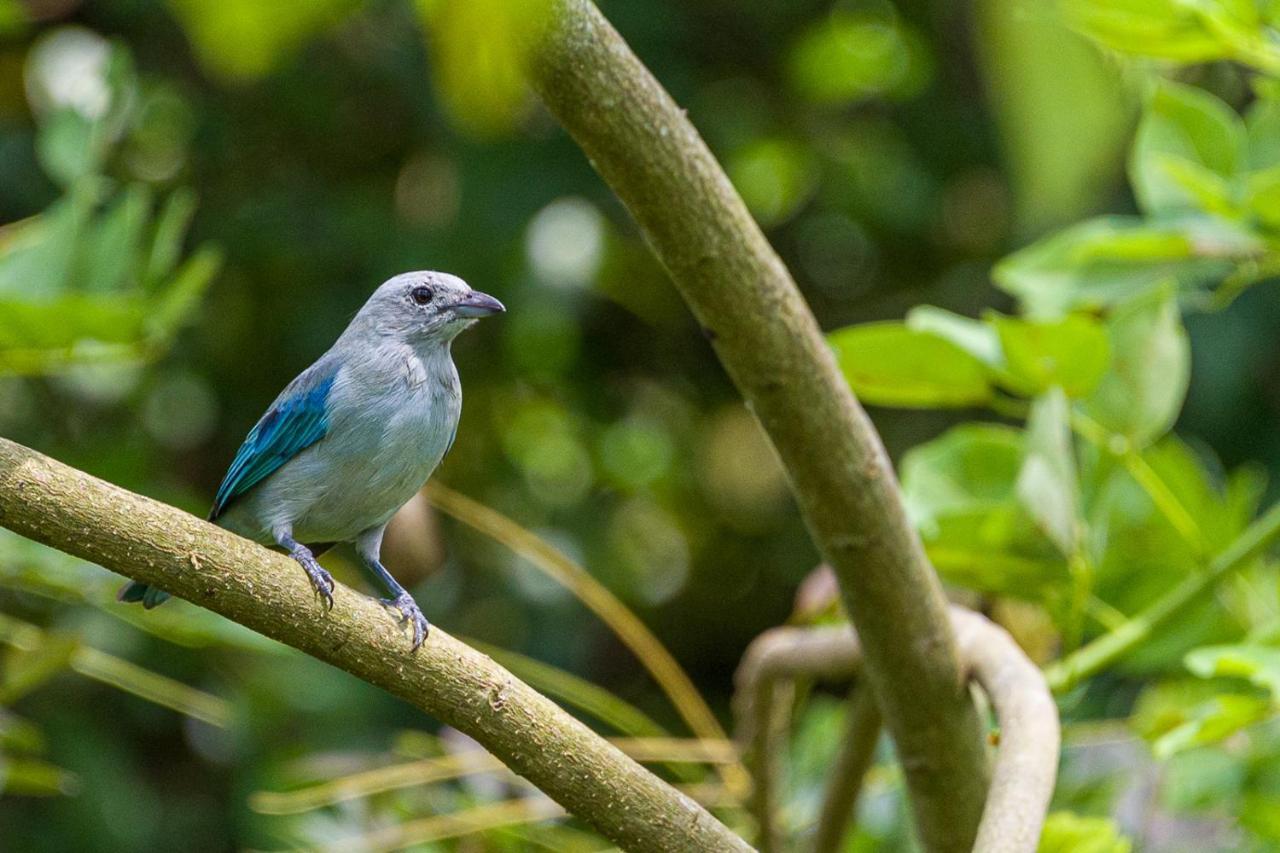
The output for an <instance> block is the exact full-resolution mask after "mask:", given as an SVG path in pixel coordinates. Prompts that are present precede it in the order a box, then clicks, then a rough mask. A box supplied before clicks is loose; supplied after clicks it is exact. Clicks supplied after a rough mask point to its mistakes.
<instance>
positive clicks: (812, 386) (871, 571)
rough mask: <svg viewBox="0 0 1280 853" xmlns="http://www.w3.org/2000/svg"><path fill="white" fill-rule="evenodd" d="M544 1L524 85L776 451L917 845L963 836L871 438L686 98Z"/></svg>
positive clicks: (912, 552)
mask: <svg viewBox="0 0 1280 853" xmlns="http://www.w3.org/2000/svg"><path fill="white" fill-rule="evenodd" d="M545 2H546V3H547V4H548V6H549V14H548V15H547V18H546V20H545V21H542V22H540V24H541V26H538V27H536V28H535V29H536V35H535V37H534V40H533V41H532V47H531V55H530V57H529V60H530V69H531V70H530V77H531V81H532V84H533V87H534V89H535V90H537V92H538V93H539V95H540V96H541V97H542V100H543V101H544V102H545V103H546V105H547V106H548V108H549V109H550V110H551V112H552V113H554V114H555V115H556V117H557V118H558V119H559V120H560V122H561V123H562V124H563V125H564V126H565V128H566V129H567V130H568V131H569V133H570V134H572V135H573V137H574V139H575V140H577V142H578V144H579V145H580V146H581V147H582V149H583V151H585V152H586V154H587V156H588V157H589V158H590V160H591V163H592V165H593V166H594V167H595V169H596V170H597V171H598V172H599V173H600V175H601V176H602V177H603V178H604V179H605V181H606V182H607V183H608V184H609V186H610V187H611V188H612V189H613V191H614V192H615V193H616V194H617V195H618V197H619V198H620V199H621V200H622V201H623V203H624V204H625V205H626V206H627V208H628V210H629V211H630V212H631V215H632V216H634V217H635V220H636V222H638V223H639V225H640V227H641V229H642V230H643V232H644V235H645V237H646V238H647V239H648V241H649V244H650V246H652V248H653V250H654V252H655V253H656V254H657V256H658V258H659V259H660V260H661V262H662V263H663V265H664V266H665V267H666V269H667V271H668V273H670V275H671V278H672V280H673V281H674V282H675V284H676V286H677V287H678V288H679V289H680V292H681V294H682V295H683V296H684V299H685V301H686V302H687V303H688V305H689V307H690V309H692V311H693V313H694V315H695V316H696V317H697V319H698V322H699V323H701V324H702V326H703V328H704V330H705V333H706V336H707V338H708V339H710V340H711V342H712V344H713V346H714V347H715V350H716V353H717V355H718V356H719V357H720V361H721V362H722V363H723V364H724V366H725V369H726V370H727V371H728V373H729V375H730V377H731V378H732V379H733V381H734V382H735V383H736V385H737V386H738V389H739V390H740V391H741V393H742V396H743V397H744V398H745V400H746V402H747V405H748V406H749V407H750V409H751V410H752V411H753V412H754V413H755V415H756V417H757V418H758V419H759V421H760V423H761V424H762V425H763V426H764V428H765V430H766V432H767V433H768V434H769V437H770V439H771V440H772V441H773V444H774V446H775V447H776V448H777V450H778V454H779V456H780V457H781V459H782V462H783V464H784V465H785V467H786V469H787V472H788V475H789V477H790V481H791V484H792V487H793V490H794V492H795V495H796V498H797V500H798V502H799V504H800V508H801V511H802V513H803V514H804V518H805V521H806V523H807V524H808V526H809V529H810V531H811V532H812V534H813V537H814V541H815V542H816V544H817V545H818V547H819V549H820V550H821V551H822V553H823V554H824V555H825V556H826V558H827V561H828V562H830V563H831V565H832V566H833V567H834V568H835V571H836V575H837V576H838V578H839V580H840V585H841V588H842V592H843V596H844V602H845V606H846V607H847V609H848V611H849V614H850V616H851V617H852V619H853V622H854V624H856V625H857V626H858V631H859V633H860V635H861V636H862V638H863V642H864V644H865V647H866V655H867V667H866V669H867V678H868V681H869V682H870V683H871V685H872V688H873V689H874V691H875V693H876V695H877V697H878V701H879V704H880V707H881V710H882V711H883V712H884V716H885V719H886V721H887V724H888V726H889V728H890V730H891V732H892V734H893V738H894V741H895V742H896V744H897V749H898V753H899V754H900V755H901V756H902V759H903V762H902V763H903V768H904V770H905V773H906V777H907V782H908V785H909V787H910V790H911V795H912V805H913V808H914V810H915V815H916V822H917V825H918V827H919V830H920V837H921V839H922V840H923V841H924V843H925V846H926V848H928V849H930V850H956V851H960V850H964V851H967V850H968V849H969V847H970V846H971V843H972V840H973V833H974V831H975V829H976V827H977V823H978V817H979V813H980V811H981V808H982V802H983V798H984V796H985V794H986V783H987V768H986V764H985V758H986V756H985V752H984V749H983V745H982V741H981V735H980V727H979V725H978V718H977V712H976V710H975V709H974V707H973V703H972V702H971V701H970V697H969V696H968V694H967V693H966V691H965V689H964V683H963V679H962V678H961V675H960V666H959V661H958V658H957V657H956V651H955V643H954V640H953V638H952V637H951V632H950V625H949V623H948V621H947V618H946V603H945V601H944V598H943V595H942V589H941V586H940V584H939V582H938V579H937V576H936V575H935V574H934V572H933V570H932V567H931V566H930V565H929V563H928V561H927V560H926V558H925V555H924V549H923V547H922V546H921V544H920V540H919V538H918V537H917V535H916V533H915V531H914V530H913V528H912V527H911V525H910V523H909V522H908V520H907V517H906V513H905V512H904V510H903V505H902V499H901V494H900V491H899V488H898V484H897V481H896V479H895V478H894V475H893V470H892V468H891V466H890V465H889V461H888V459H887V456H886V454H885V452H884V448H883V446H882V445H881V443H880V439H879V436H878V435H877V434H876V432H875V429H874V428H873V427H872V425H871V422H870V420H869V419H868V418H867V416H866V413H865V412H863V410H862V409H861V407H860V406H859V405H858V402H857V400H855V399H854V396H853V393H852V392H851V391H850V390H849V386H848V383H846V382H845V380H844V378H843V377H842V375H841V374H840V371H839V368H838V367H837V365H836V361H835V357H834V356H833V354H832V352H831V350H830V349H829V348H828V347H827V344H826V341H825V340H824V339H823V336H822V332H821V330H820V329H819V328H818V324H817V322H816V321H815V320H814V317H813V314H812V312H810V310H809V308H808V306H807V305H806V304H805V302H804V299H803V298H802V297H801V295H800V292H799V290H798V289H797V288H796V285H795V282H794V281H792V279H791V276H790V274H789V273H788V272H787V269H786V267H785V266H784V265H783V263H782V261H781V260H780V259H779V258H778V256H777V254H775V253H774V251H773V249H772V248H771V247H770V246H769V243H768V241H767V240H766V239H765V237H764V235H763V234H762V233H761V231H760V228H759V227H758V226H757V225H756V223H755V221H754V220H753V219H752V218H751V215H750V214H749V213H748V212H747V209H746V206H745V205H744V204H743V202H742V199H741V198H739V196H738V194H737V192H736V191H735V190H734V188H733V186H732V185H731V184H730V183H729V179H728V178H727V177H726V176H725V174H724V172H723V170H721V168H720V166H719V164H718V163H717V162H716V159H715V157H714V156H712V154H711V152H710V150H709V149H708V148H707V146H706V144H705V143H704V142H703V141H702V139H701V138H700V137H699V136H698V132H697V131H696V130H695V129H694V127H693V125H692V124H691V123H690V122H689V120H688V119H687V118H686V116H685V113H684V111H683V110H681V109H680V108H679V107H678V106H677V105H676V103H675V102H674V101H673V100H672V99H671V97H670V96H669V95H668V94H667V93H666V91H665V90H664V89H663V88H662V86H661V85H660V84H659V83H658V82H657V80H655V79H654V78H653V76H652V75H651V74H650V73H649V71H648V70H647V69H646V68H645V67H644V65H643V64H642V63H641V62H640V60H639V59H637V58H636V56H635V55H634V54H633V53H632V52H631V50H630V48H628V47H627V45H626V43H625V42H624V41H623V40H622V38H621V37H620V36H619V35H618V33H617V32H615V31H614V29H613V28H612V27H611V26H610V25H609V22H608V21H606V20H605V19H604V17H603V16H602V15H601V14H600V12H599V11H598V10H597V9H596V8H595V6H594V5H592V4H591V3H590V2H589V0H545ZM534 5H535V6H540V4H534Z"/></svg>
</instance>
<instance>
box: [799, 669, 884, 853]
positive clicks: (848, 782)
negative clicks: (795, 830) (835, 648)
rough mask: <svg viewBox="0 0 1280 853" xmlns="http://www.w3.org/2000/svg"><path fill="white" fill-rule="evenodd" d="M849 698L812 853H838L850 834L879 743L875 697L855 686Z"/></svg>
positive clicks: (878, 710)
mask: <svg viewBox="0 0 1280 853" xmlns="http://www.w3.org/2000/svg"><path fill="white" fill-rule="evenodd" d="M854 691H855V692H854V694H853V695H852V696H851V697H850V698H849V702H848V709H847V711H846V713H847V714H848V719H847V720H846V721H845V726H844V740H843V741H842V742H841V744H840V753H839V754H838V755H837V756H836V762H835V764H833V765H832V766H831V773H830V777H829V781H828V783H827V794H826V796H825V797H823V799H822V812H821V813H820V814H819V815H818V829H817V831H816V832H815V833H814V836H813V853H837V851H839V850H844V849H845V846H844V844H843V843H842V842H843V841H844V838H845V836H846V835H848V834H849V829H850V826H851V825H852V823H853V816H854V814H855V813H856V812H857V809H858V796H859V795H860V794H861V793H862V780H863V778H864V777H865V776H866V775H867V770H868V769H870V767H871V762H872V760H874V759H875V755H876V743H877V742H878V741H879V740H880V725H881V721H880V709H879V708H877V707H876V698H875V697H874V696H872V695H871V691H869V690H867V689H866V688H864V687H855V688H854Z"/></svg>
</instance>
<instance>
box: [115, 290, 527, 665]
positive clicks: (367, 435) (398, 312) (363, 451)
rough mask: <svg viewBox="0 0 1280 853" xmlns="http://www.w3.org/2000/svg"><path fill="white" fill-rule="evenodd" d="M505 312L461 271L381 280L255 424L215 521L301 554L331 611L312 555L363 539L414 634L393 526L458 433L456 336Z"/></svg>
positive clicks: (147, 589) (161, 597) (417, 635)
mask: <svg viewBox="0 0 1280 853" xmlns="http://www.w3.org/2000/svg"><path fill="white" fill-rule="evenodd" d="M505 310H506V308H505V307H504V306H503V305H502V303H501V302H499V301H498V300H497V299H495V298H493V297H492V296H490V295H488V294H487V293H481V292H480V291H478V290H473V289H472V288H471V287H470V286H469V285H468V284H467V283H466V282H465V281H463V280H462V279H461V278H458V277H457V276H455V275H450V274H448V273H443V272H433V271H417V272H406V273H402V274H400V275H397V276H395V277H393V278H390V279H388V280H387V281H385V282H383V284H382V285H380V286H379V287H378V288H377V290H375V291H374V292H373V295H372V296H370V297H369V299H368V301H367V302H365V304H364V306H363V307H361V308H360V310H359V311H358V312H356V315H355V316H354V317H353V318H352V320H351V322H350V323H349V324H348V326H347V328H346V329H345V330H344V331H343V332H342V334H341V335H340V336H339V337H338V340H337V342H335V343H334V345H333V346H332V347H330V349H329V350H328V351H327V352H325V353H324V355H322V356H320V358H319V359H317V360H316V361H315V363H314V364H312V365H311V366H310V367H308V368H307V369H306V370H304V371H302V373H300V374H299V375H298V376H297V377H296V378H295V379H294V380H293V381H292V382H290V383H289V384H288V385H287V386H286V387H285V389H284V390H283V391H282V392H280V395H279V396H278V397H276V399H275V401H274V402H273V403H272V404H271V406H270V408H268V409H267V412H266V414H264V415H263V416H262V418H261V419H260V420H259V421H258V422H257V423H256V424H255V425H254V427H253V429H251V430H250V431H249V435H248V437H247V438H245V440H244V443H243V444H242V445H241V446H240V450H239V452H237V453H236V455H235V459H234V460H233V461H232V462H231V466H230V468H228V470H227V473H226V475H225V477H224V478H223V480H222V484H221V485H220V486H219V487H218V491H217V494H216V496H215V498H214V501H213V508H212V510H210V512H209V516H208V518H209V521H211V522H213V523H214V524H217V525H218V526H219V527H222V528H225V529H226V530H229V531H231V532H232V533H236V534H238V535H240V536H243V537H245V538H246V539H250V540H253V541H254V542H257V543H259V544H261V545H266V546H268V547H276V548H279V549H282V550H283V551H285V552H287V553H288V554H289V556H291V557H293V559H294V560H296V561H297V562H298V563H299V564H300V565H301V566H302V568H303V570H304V571H305V572H306V573H307V577H308V578H309V579H310V581H311V585H312V587H313V588H314V589H315V592H316V594H317V595H318V596H319V597H320V598H321V600H322V604H323V605H324V606H325V607H327V608H328V609H332V607H333V592H334V583H333V578H332V577H331V576H330V574H329V573H328V572H327V571H325V569H324V568H323V567H322V566H321V565H320V563H319V562H318V561H317V560H316V557H317V556H318V555H320V554H322V553H324V552H325V551H326V550H328V549H329V548H330V547H332V546H333V545H335V544H337V543H340V542H352V543H354V544H355V551H356V554H357V555H358V556H359V557H360V561H361V564H362V565H363V567H364V568H365V569H366V570H367V571H368V572H369V574H370V575H371V576H372V578H373V579H374V580H376V581H377V582H379V583H380V584H381V585H383V586H384V587H385V588H386V591H387V593H388V594H389V595H388V597H387V598H384V599H381V601H382V603H383V604H384V605H386V606H388V607H391V608H393V609H395V610H397V611H399V614H400V622H401V624H402V625H404V624H407V625H408V626H409V627H410V628H411V630H412V636H413V640H412V642H413V651H417V649H418V648H419V647H420V646H421V645H422V642H423V640H424V639H425V638H426V637H427V634H428V632H429V630H430V623H429V622H428V621H427V618H426V616H424V615H423V612H422V609H421V608H420V607H419V606H418V604H417V602H416V601H415V600H414V599H413V596H411V595H410V594H409V593H408V592H407V591H406V590H405V589H404V587H402V586H401V585H400V584H399V583H398V582H397V581H396V579H395V578H394V577H392V576H391V573H390V572H388V571H387V569H386V568H385V567H384V566H383V565H382V562H381V549H382V537H383V533H384V532H385V531H386V528H387V523H388V522H389V521H390V520H391V517H392V516H393V515H395V513H396V510H398V509H400V507H402V506H403V505H404V504H405V503H407V502H408V501H409V499H410V498H412V497H413V496H414V495H415V494H416V493H417V492H418V491H419V490H420V489H421V488H422V486H423V485H424V484H425V483H426V481H427V479H428V478H429V477H430V476H431V474H432V473H433V472H434V471H435V469H436V467H437V466H438V465H439V464H440V462H441V460H442V459H443V458H444V456H445V454H446V453H448V451H449V448H450V447H451V446H452V444H453V440H454V438H455V436H456V435H457V430H458V420H459V417H460V416H461V413H462V386H461V383H460V381H459V379H458V371H457V368H456V367H455V366H454V363H453V356H452V353H451V345H452V343H453V340H454V338H455V337H457V336H458V334H459V333H460V332H462V331H463V330H464V329H466V328H467V327H468V326H471V325H472V324H474V323H475V322H476V321H477V320H478V319H480V318H481V317H487V316H490V315H493V314H499V313H502V312H503V311H505ZM118 598H119V600H120V601H123V602H141V603H142V604H143V606H144V607H146V608H147V609H150V608H152V607H155V606H157V605H159V604H161V603H163V602H164V601H165V600H166V599H168V598H169V594H168V593H167V592H164V591H163V590H161V589H159V588H158V587H156V586H154V585H151V584H143V583H139V582H138V581H132V582H130V583H128V584H126V585H125V586H124V587H123V588H121V590H120V593H119V596H118Z"/></svg>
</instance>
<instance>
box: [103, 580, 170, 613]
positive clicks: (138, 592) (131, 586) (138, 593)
mask: <svg viewBox="0 0 1280 853" xmlns="http://www.w3.org/2000/svg"><path fill="white" fill-rule="evenodd" d="M116 600H117V601H123V602H124V603H125V604H133V603H135V602H138V601H141V602H142V606H143V607H145V608H147V609H148V610H150V609H151V608H153V607H159V606H160V605H161V604H164V603H165V602H166V601H168V600H169V593H167V592H165V591H164V590H163V589H157V588H156V587H154V586H147V585H146V584H145V583H138V582H137V581H129V582H128V583H127V584H125V585H124V586H122V587H120V592H118V593H117V594H116Z"/></svg>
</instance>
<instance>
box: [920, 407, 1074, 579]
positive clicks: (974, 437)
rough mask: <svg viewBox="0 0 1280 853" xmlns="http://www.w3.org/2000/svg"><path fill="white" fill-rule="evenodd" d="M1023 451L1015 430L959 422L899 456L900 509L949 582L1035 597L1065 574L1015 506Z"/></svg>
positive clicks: (1051, 547) (1033, 527)
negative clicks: (902, 503)
mask: <svg viewBox="0 0 1280 853" xmlns="http://www.w3.org/2000/svg"><path fill="white" fill-rule="evenodd" d="M1022 454H1023V439H1022V434H1021V432H1020V431H1018V430H1016V429H1013V428H1012V427H1005V426H996V425H989V424H966V425H962V426H958V427H955V428H954V429H951V430H949V431H948V432H947V433H946V434H944V435H943V436H941V437H940V438H937V439H935V440H933V441H931V442H929V443H927V444H923V445H920V446H919V447H916V448H914V449H913V450H911V451H910V452H909V453H907V455H906V456H905V457H904V458H903V460H902V465H901V472H902V488H903V497H904V500H905V502H906V504H907V511H908V513H909V514H910V515H911V517H912V520H913V521H914V522H915V524H916V526H917V527H919V529H920V532H921V536H922V537H923V538H924V541H925V548H926V550H927V551H928V554H929V559H930V560H931V561H932V562H933V565H934V567H935V568H937V570H938V572H939V573H940V574H941V575H942V576H943V578H945V579H946V580H947V582H948V583H951V584H955V585H957V586H962V587H965V588H968V589H975V590H980V591H983V592H990V593H998V594H1003V595H1014V596H1018V597H1021V598H1030V599H1039V598H1041V597H1043V596H1044V594H1045V593H1046V591H1047V590H1049V589H1051V588H1052V587H1053V586H1054V585H1055V584H1058V583H1059V582H1061V581H1062V580H1063V579H1064V578H1065V568H1064V564H1063V562H1062V560H1061V558H1059V557H1058V555H1057V553H1056V552H1055V550H1054V547H1053V545H1052V543H1050V542H1049V541H1048V540H1047V539H1046V538H1045V537H1044V536H1043V535H1042V534H1041V533H1040V532H1039V530H1037V529H1036V526H1035V524H1034V523H1033V522H1032V521H1031V519H1030V517H1029V516H1028V515H1027V513H1026V512H1025V511H1023V509H1022V508H1021V507H1020V506H1019V504H1018V498H1017V494H1016V492H1015V486H1016V483H1017V479H1018V473H1019V471H1020V470H1021V466H1022Z"/></svg>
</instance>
